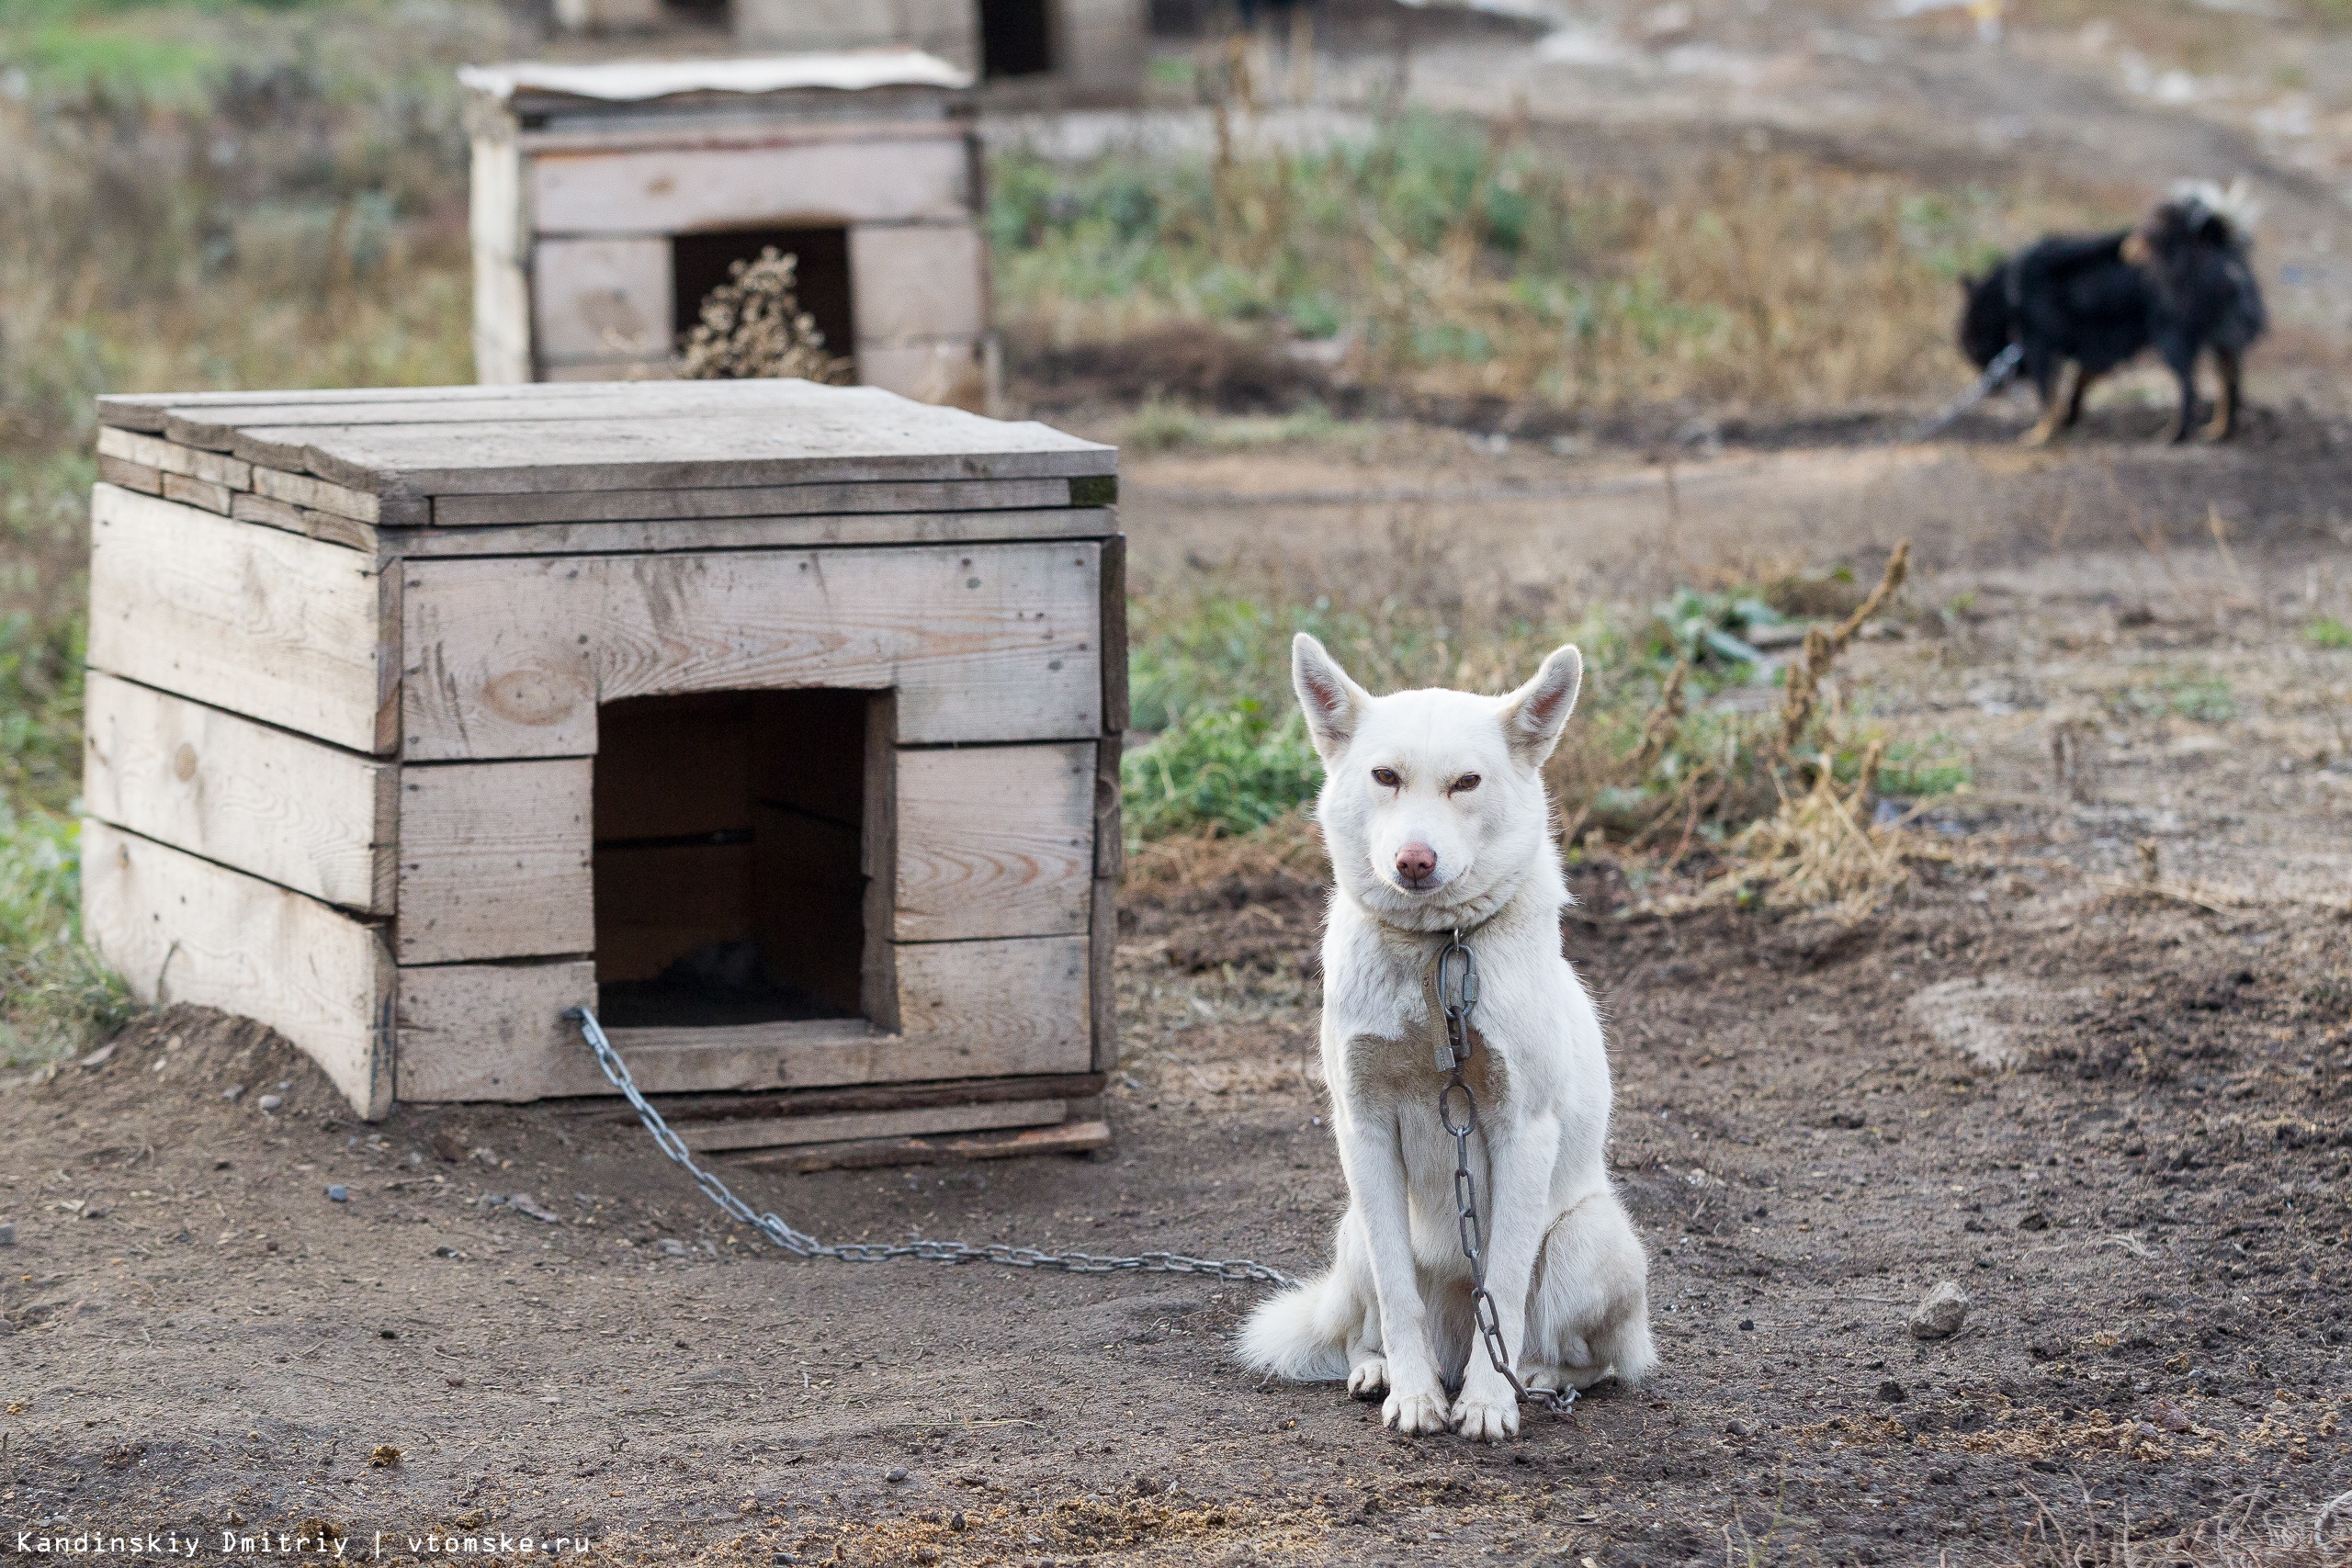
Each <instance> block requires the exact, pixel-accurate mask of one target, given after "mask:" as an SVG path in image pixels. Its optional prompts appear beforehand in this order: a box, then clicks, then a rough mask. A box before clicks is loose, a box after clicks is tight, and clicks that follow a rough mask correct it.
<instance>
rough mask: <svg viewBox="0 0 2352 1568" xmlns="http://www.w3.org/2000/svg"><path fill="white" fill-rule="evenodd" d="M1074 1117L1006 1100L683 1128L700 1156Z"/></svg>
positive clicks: (1043, 1105) (1051, 1103)
mask: <svg viewBox="0 0 2352 1568" xmlns="http://www.w3.org/2000/svg"><path fill="white" fill-rule="evenodd" d="M1068 1115H1069V1101H1068V1100H998V1101H995V1102H993V1103H990V1104H984V1105H936V1106H933V1107H931V1108H930V1109H928V1110H924V1111H844V1112H842V1113H840V1114H838V1115H833V1116H777V1117H771V1118H768V1119H766V1120H764V1121H758V1122H717V1123H715V1124H712V1125H708V1126H701V1127H692V1128H685V1129H682V1130H681V1131H680V1132H679V1136H680V1137H682V1138H684V1140H685V1144H686V1147H687V1148H689V1149H692V1150H693V1151H694V1152H695V1153H696V1154H717V1153H719V1152H722V1151H725V1150H731V1149H775V1148H788V1147H792V1146H795V1145H805V1144H839V1143H846V1142H849V1141H851V1140H853V1139H857V1138H910V1137H922V1136H925V1135H937V1134H942V1133H980V1132H996V1131H999V1130H1001V1129H1003V1128H1007V1127H1047V1126H1057V1125H1059V1124H1060V1122H1062V1120H1063V1119H1064V1118H1065V1117H1067V1116H1068Z"/></svg>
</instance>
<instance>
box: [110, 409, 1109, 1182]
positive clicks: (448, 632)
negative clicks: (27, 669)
mask: <svg viewBox="0 0 2352 1568" xmlns="http://www.w3.org/2000/svg"><path fill="white" fill-rule="evenodd" d="M99 409H100V419H101V421H102V425H103V427H102V429H101V431H100V434H99V444H98V451H99V458H98V462H99V471H100V476H101V482H100V483H99V484H98V486H97V487H96V493H95V497H94V500H93V504H92V523H93V546H92V552H91V567H90V596H91V615H90V637H89V665H90V674H89V685H88V745H87V750H86V757H85V784H84V798H85V802H86V810H87V812H88V819H87V822H86V825H85V838H84V881H85V893H84V898H85V904H84V921H85V931H86V932H87V935H88V937H89V939H90V941H91V942H92V943H93V944H94V945H95V946H96V949H97V951H98V952H99V953H100V954H101V955H103V957H104V958H105V959H106V961H107V964H109V965H111V966H112V967H113V968H114V969H115V970H116V971H117V972H118V973H119V974H120V975H121V976H123V978H124V979H125V980H127V981H128V982H129V983H130V987H131V989H132V991H133V992H134V993H135V994H136V995H137V996H139V997H140V998H141V999H142V1000H146V1001H151V1002H159V1003H160V1002H164V1001H172V1002H178V1001H187V1002H197V1003H201V1004H204V1005H208V1006H211V1007H217V1008H221V1009H224V1010H230V1011H233V1012H238V1013H243V1014H246V1015H248V1016H251V1017H253V1018H256V1019H259V1020H260V1021H263V1022H265V1023H267V1024H269V1025H271V1026H273V1027H274V1028H276V1029H277V1030H278V1031H280V1032H282V1033H284V1034H285V1035H287V1036H288V1038H289V1039H291V1040H292V1041H293V1042H294V1043H296V1044H298V1045H299V1046H300V1047H301V1048H302V1049H303V1050H304V1051H306V1052H307V1053H309V1054H310V1055H311V1056H312V1057H313V1058H314V1059H315V1060H316V1061H317V1062H318V1063H319V1065H320V1066H322V1067H323V1068H324V1069H325V1071H326V1073H327V1075H328V1077H331V1078H332V1079H333V1080H334V1083H335V1085H336V1086H337V1088H339V1089H341V1090H342V1091H343V1092H344V1093H345V1095H346V1096H348V1097H349V1099H350V1100H351V1103H352V1104H353V1106H354V1107H356V1109H357V1110H358V1111H360V1113H361V1114H363V1115H365V1116H368V1117H377V1116H381V1115H382V1114H384V1113H385V1111H387V1110H388V1109H389V1108H390V1106H391V1105H392V1104H393V1102H394V1101H395V1100H536V1099H540V1098H543V1097H549V1096H570V1095H595V1094H605V1093H607V1092H609V1090H608V1088H607V1086H606V1084H605V1080H604V1078H603V1077H602V1076H601V1075H600V1074H599V1073H598V1071H597V1069H596V1066H595V1064H594V1059H593V1057H592V1056H591V1055H590V1053H589V1052H588V1050H587V1049H586V1047H585V1046H584V1045H583V1044H582V1043H581V1041H580V1038H579V1035H578V1032H577V1030H576V1026H575V1025H574V1024H573V1023H572V1022H571V1021H568V1020H567V1019H566V1017H565V1012H566V1010H567V1009H570V1008H573V1007H576V1006H579V1005H582V1004H595V1005H599V1013H600V1017H601V1018H602V1019H603V1021H605V1024H606V1025H607V1027H608V1029H609V1032H610V1033H611V1036H612V1039H613V1041H614V1042H615V1043H616V1045H617V1046H618V1047H619V1049H620V1050H621V1052H622V1053H623V1055H624V1056H625V1057H626V1058H627V1059H628V1061H629V1063H630V1064H631V1066H632V1067H633V1069H634V1070H635V1072H636V1074H637V1076H638V1078H639V1082H640V1083H641V1084H642V1085H643V1086H644V1087H645V1088H646V1089H648V1090H649V1091H650V1092H653V1093H657V1094H663V1095H681V1094H685V1095H709V1094H725V1095H736V1096H743V1095H748V1094H760V1093H763V1092H764V1096H765V1097H764V1098H762V1099H757V1100H735V1101H728V1102H725V1103H723V1104H722V1105H721V1106H720V1111H718V1112H713V1113H712V1114H718V1115H721V1116H722V1122H711V1123H710V1124H708V1125H705V1126H702V1127H701V1130H700V1131H699V1132H698V1133H696V1134H694V1136H695V1137H697V1138H699V1139H700V1140H701V1141H702V1146H706V1147H731V1146H746V1145H758V1144H767V1145H792V1144H808V1143H828V1144H838V1143H840V1142H842V1141H843V1140H850V1139H859V1138H880V1137H899V1136H905V1135H909V1134H941V1133H950V1132H958V1131H968V1130H970V1129H974V1128H1017V1127H1023V1126H1028V1127H1035V1126H1040V1125H1050V1124H1055V1123H1059V1122H1062V1121H1063V1119H1064V1113H1065V1109H1066V1105H1067V1102H1068V1101H1069V1100H1071V1099H1072V1098H1073V1097H1078V1096H1083V1095H1088V1094H1091V1093H1094V1092H1097V1091H1099V1089H1100V1088H1101V1082H1102V1079H1101V1074H1102V1072H1103V1070H1104V1068H1105V1067H1106V1066H1108V1064H1109V1063H1110V1061H1111V1059H1112V1052H1113V1037H1112V1028H1113V1025H1112V1008H1111V1003H1112V998H1111V987H1110V978H1109V976H1110V968H1109V964H1110V956H1111V952H1112V945H1113V938H1114V923H1113V909H1112V893H1113V887H1114V878H1115V877H1116V875H1117V871H1118V861H1119V848H1120V838H1119V820H1118V803H1119V795H1118V757H1119V735H1120V733H1121V731H1122V729H1123V728H1124V727H1125V712H1126V696H1125V571H1124V566H1123V561H1124V547H1123V544H1122V540H1121V537H1120V535H1119V532H1118V525H1117V521H1116V517H1115V513H1114V509H1113V505H1112V503H1113V502H1114V498H1115V488H1116V482H1117V481H1116V479H1115V477H1114V474H1115V465H1114V459H1115V453H1114V451H1113V450H1112V449H1111V448H1109V447H1106V446H1096V445H1094V444H1092V443H1091V442H1086V441H1081V440H1079V439H1077V438H1075V437H1072V436H1069V435H1065V434H1061V433H1059V432H1057V431H1054V430H1050V429H1047V428H1046V427H1045V426H1043V425H1038V424H1033V423H1018V424H1015V423H999V422H996V421H992V420H988V419H983V418H980V417H978V416H977V415H974V414H969V413H966V412H961V411H958V410H953V409H942V408H935V407H929V406H925V405H923V404H920V403H915V402H911V401H909V400H906V399H903V398H899V397H897V396H895V395H893V394H891V393H888V392H884V391H881V390H878V389H870V388H836V387H819V386H813V385H811V384H809V383H808V382H803V381H729V382H652V383H627V384H596V385H592V384H574V385H567V386H545V387H530V388H522V389H491V388H455V389H448V388H435V389H398V390H386V391H342V392H277V393H271V392H262V393H236V392H214V393H201V394H196V395H192V396H187V397H176V396H151V397H112V398H106V399H102V400H100V405H99ZM770 1091H786V1092H783V1093H780V1094H779V1093H775V1092H770ZM728 1119H731V1120H728ZM706 1120H707V1117H706ZM686 1122H687V1123H688V1124H689V1125H693V1124H694V1123H695V1112H694V1111H693V1108H692V1107H688V1108H687V1114H686Z"/></svg>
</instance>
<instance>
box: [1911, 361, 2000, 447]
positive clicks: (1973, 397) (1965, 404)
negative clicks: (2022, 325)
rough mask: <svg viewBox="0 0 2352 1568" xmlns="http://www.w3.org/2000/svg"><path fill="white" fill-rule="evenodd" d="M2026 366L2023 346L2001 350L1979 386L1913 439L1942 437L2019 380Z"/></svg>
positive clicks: (1970, 390)
mask: <svg viewBox="0 0 2352 1568" xmlns="http://www.w3.org/2000/svg"><path fill="white" fill-rule="evenodd" d="M2024 363H2025V344H2021V343H2013V344H2009V346H2008V347H2007V348H2005V349H2003V350H2001V352H2000V353H1998V354H1996V355H1994V356H1993V359H1992V363H1990V364H1988V365H1986V366H1985V374H1983V375H1982V376H1979V377H1978V378H1976V384H1975V385H1974V386H1973V387H1971V388H1969V389H1968V390H1966V391H1964V392H1962V393H1961V395H1960V396H1958V397H1956V398H1954V399H1953V400H1951V401H1950V402H1948V403H1946V404H1945V405H1944V406H1943V410H1942V412H1939V413H1938V414H1937V415H1936V417H1935V418H1933V419H1931V420H1929V421H1928V423H1925V424H1923V425H1921V426H1920V427H1919V428H1918V429H1917V430H1916V431H1914V432H1912V434H1911V439H1912V440H1914V441H1925V440H1927V439H1928V437H1929V436H1931V435H1940V434H1943V432H1944V429H1945V427H1946V426H1948V425H1950V424H1951V423H1952V421H1954V420H1956V419H1958V418H1959V417H1960V416H1961V415H1962V414H1964V413H1966V412H1968V411H1969V410H1970V409H1973V408H1974V407H1975V406H1976V405H1977V404H1978V403H1981V402H1983V401H1984V400H1985V399H1987V398H1989V397H1991V396H1992V395H1993V394H1994V393H1996V392H1997V391H1999V390H2000V389H2002V388H2004V387H2006V386H2007V385H2008V384H2009V383H2010V382H2011V381H2013V380H2015V379H2016V378H2017V374H2018V367H2019V366H2021V365H2023V364H2024Z"/></svg>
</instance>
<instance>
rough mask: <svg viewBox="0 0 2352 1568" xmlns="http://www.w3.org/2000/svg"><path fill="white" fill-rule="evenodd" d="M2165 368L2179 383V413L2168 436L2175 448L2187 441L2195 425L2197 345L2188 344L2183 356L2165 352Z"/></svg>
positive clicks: (2173, 352) (2176, 352)
mask: <svg viewBox="0 0 2352 1568" xmlns="http://www.w3.org/2000/svg"><path fill="white" fill-rule="evenodd" d="M2165 368H2166V369H2168V370H2170V371H2171V372H2172V374H2173V379H2175V380H2176V381H2178V382H2179V383H2180V412H2179V414H2178V416H2177V417H2176V418H2175V419H2174V420H2173V422H2172V435H2171V436H2170V440H2171V441H2172V442H2173V444H2174V445H2176V446H2177V445H2179V444H2180V443H2181V442H2183V441H2186V440H2188V433H2189V431H2190V430H2191V429H2193V428H2194V427H2195V426H2196V423H2197V345H2196V344H2189V345H2188V353H2187V354H2185V355H2184V354H2182V353H2180V352H2178V351H2177V349H2175V350H2169V351H2167V352H2166V353H2165Z"/></svg>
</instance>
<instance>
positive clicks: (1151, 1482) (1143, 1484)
mask: <svg viewBox="0 0 2352 1568" xmlns="http://www.w3.org/2000/svg"><path fill="white" fill-rule="evenodd" d="M1167 1490H1168V1488H1167V1486H1166V1485H1165V1484H1164V1483H1162V1482H1161V1481H1160V1479H1159V1477H1158V1476H1156V1475H1138V1476H1136V1496H1138V1497H1157V1496H1159V1495H1160V1494H1161V1493H1162V1492H1165V1491H1167Z"/></svg>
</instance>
